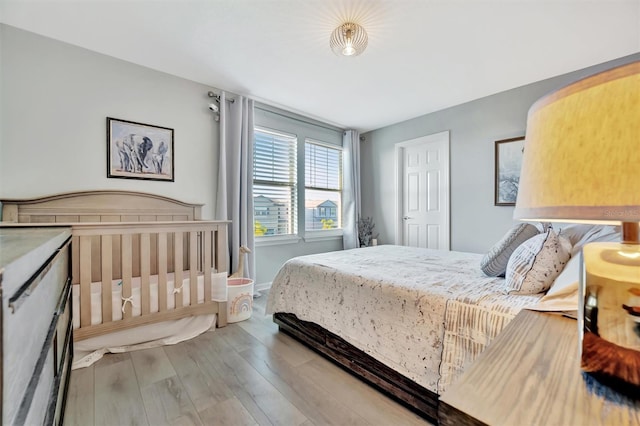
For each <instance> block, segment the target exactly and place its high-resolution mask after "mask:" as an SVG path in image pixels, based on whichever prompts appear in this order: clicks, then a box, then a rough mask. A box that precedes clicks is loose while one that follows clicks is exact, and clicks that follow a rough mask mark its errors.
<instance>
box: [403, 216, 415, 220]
mask: <svg viewBox="0 0 640 426" xmlns="http://www.w3.org/2000/svg"><path fill="white" fill-rule="evenodd" d="M402 219H404V220H409V219H413V218H412V217H409V216H404V217H403V218H402Z"/></svg>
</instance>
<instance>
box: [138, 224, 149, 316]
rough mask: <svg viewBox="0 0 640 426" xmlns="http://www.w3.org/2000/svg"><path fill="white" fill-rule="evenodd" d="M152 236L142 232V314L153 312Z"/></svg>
mask: <svg viewBox="0 0 640 426" xmlns="http://www.w3.org/2000/svg"><path fill="white" fill-rule="evenodd" d="M150 275H151V237H150V235H149V234H148V233H144V234H140V299H141V300H140V303H141V310H140V313H141V314H142V315H146V314H148V313H149V312H151V306H150V305H151V288H150V287H151V280H150Z"/></svg>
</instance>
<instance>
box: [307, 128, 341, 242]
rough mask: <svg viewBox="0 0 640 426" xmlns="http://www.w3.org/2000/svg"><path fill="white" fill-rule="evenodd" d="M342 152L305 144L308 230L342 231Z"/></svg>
mask: <svg viewBox="0 0 640 426" xmlns="http://www.w3.org/2000/svg"><path fill="white" fill-rule="evenodd" d="M341 202H342V148H340V147H333V146H328V145H326V144H322V143H320V142H315V141H311V140H306V141H305V229H306V230H309V231H311V230H313V231H315V230H327V229H336V228H340V227H341V222H342V215H341V211H342V209H341Z"/></svg>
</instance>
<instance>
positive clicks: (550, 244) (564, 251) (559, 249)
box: [506, 229, 571, 294]
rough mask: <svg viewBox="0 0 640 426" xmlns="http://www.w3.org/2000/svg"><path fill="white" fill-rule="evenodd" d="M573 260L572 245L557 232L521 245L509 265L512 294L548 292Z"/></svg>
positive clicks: (508, 275) (547, 233)
mask: <svg viewBox="0 0 640 426" xmlns="http://www.w3.org/2000/svg"><path fill="white" fill-rule="evenodd" d="M570 257H571V243H570V242H569V240H567V239H566V238H564V237H560V236H558V234H556V233H555V231H554V230H553V229H550V230H549V231H547V232H546V233H544V234H539V235H536V236H535V237H533V238H530V239H529V240H527V241H526V242H525V243H523V244H522V245H520V247H518V248H517V249H516V250H515V251H514V252H513V254H512V255H511V257H510V258H509V263H508V264H507V280H506V287H507V293H509V294H537V293H541V292H543V291H547V290H548V289H549V287H551V284H552V283H553V281H554V280H555V279H556V277H557V276H558V275H559V274H560V272H562V269H564V265H566V264H567V262H568V261H569V258H570Z"/></svg>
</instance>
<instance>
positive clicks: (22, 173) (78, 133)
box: [0, 25, 218, 219]
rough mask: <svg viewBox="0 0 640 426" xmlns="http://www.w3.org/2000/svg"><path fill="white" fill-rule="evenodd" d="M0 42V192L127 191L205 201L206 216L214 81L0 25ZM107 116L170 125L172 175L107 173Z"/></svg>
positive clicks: (212, 178) (212, 160)
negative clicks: (161, 178)
mask: <svg viewBox="0 0 640 426" xmlns="http://www.w3.org/2000/svg"><path fill="white" fill-rule="evenodd" d="M0 39H1V40H2V51H1V58H0V60H1V61H2V62H1V63H2V72H1V76H0V91H1V93H2V101H1V108H2V113H1V114H0V116H1V120H2V122H3V124H4V125H3V126H2V129H1V132H0V137H1V140H0V196H1V197H4V198H24V197H36V196H41V195H48V194H53V193H58V192H67V191H77V190H95V189H123V190H135V191H143V192H150V193H155V194H162V195H166V196H169V197H173V198H177V199H179V200H182V201H188V202H195V203H204V204H205V206H204V210H203V217H204V218H209V219H210V218H212V216H213V211H214V210H213V207H214V205H215V189H216V186H217V184H216V181H217V169H218V167H217V164H218V159H217V158H218V125H217V123H215V122H214V120H213V115H212V114H211V112H210V111H209V110H208V109H207V105H208V103H209V102H210V100H209V98H208V97H207V92H208V91H209V90H212V89H213V88H211V87H207V86H205V85H202V84H197V83H194V82H192V81H188V80H185V79H181V78H178V77H174V76H171V75H168V74H164V73H161V72H158V71H154V70H151V69H149V68H145V67H141V66H138V65H134V64H132V63H129V62H125V61H121V60H118V59H115V58H112V57H109V56H105V55H102V54H99V53H95V52H91V51H89V50H86V49H82V48H79V47H75V46H72V45H69V44H66V43H61V42H58V41H55V40H52V39H49V38H45V37H41V36H38V35H36V34H33V33H30V32H26V31H23V30H19V29H16V28H14V27H10V26H7V25H1V26H0ZM106 117H114V118H121V119H125V120H130V121H136V122H142V123H148V124H155V125H159V126H163V127H170V128H173V129H174V132H175V133H174V142H175V182H156V181H143V180H131V179H113V178H111V179H109V178H107V170H106V151H107V150H106Z"/></svg>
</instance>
